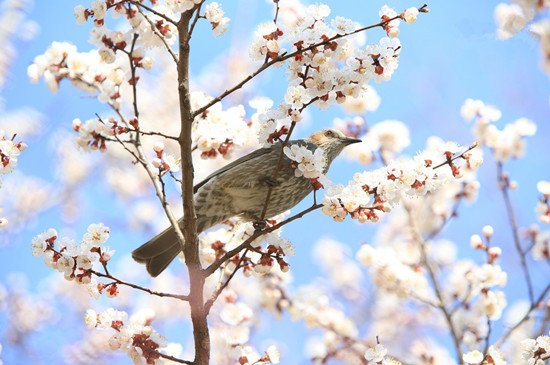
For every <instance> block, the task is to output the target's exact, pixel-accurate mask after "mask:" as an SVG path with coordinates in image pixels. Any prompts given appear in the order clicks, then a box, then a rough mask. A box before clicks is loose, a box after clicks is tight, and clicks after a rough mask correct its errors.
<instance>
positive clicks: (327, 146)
mask: <svg viewBox="0 0 550 365" xmlns="http://www.w3.org/2000/svg"><path fill="white" fill-rule="evenodd" d="M308 139H309V140H310V142H313V143H315V144H316V145H317V146H319V147H321V148H322V149H323V150H324V151H325V153H326V157H327V159H328V160H329V163H330V162H332V160H334V159H335V158H336V156H338V155H339V154H340V152H342V150H343V149H344V147H346V146H348V145H350V144H352V143H358V142H361V140H360V139H357V138H349V137H346V136H345V135H344V133H342V132H340V131H339V130H337V129H334V128H325V129H321V130H320V131H317V132H315V133H313V134H312V135H311V136H309V138H308Z"/></svg>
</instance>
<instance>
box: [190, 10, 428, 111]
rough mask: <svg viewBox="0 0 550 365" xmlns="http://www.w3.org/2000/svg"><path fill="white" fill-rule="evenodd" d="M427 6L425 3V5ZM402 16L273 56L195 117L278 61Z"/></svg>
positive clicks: (380, 25)
mask: <svg viewBox="0 0 550 365" xmlns="http://www.w3.org/2000/svg"><path fill="white" fill-rule="evenodd" d="M424 7H425V5H424ZM400 18H401V15H397V16H394V17H393V18H390V19H387V20H383V21H381V22H378V23H376V24H373V25H369V26H366V27H363V28H359V29H356V30H354V31H353V32H350V33H344V34H336V35H335V36H332V37H331V38H328V39H326V40H324V41H321V42H318V43H315V44H312V45H310V46H308V47H306V48H302V49H298V50H296V51H294V52H291V53H283V54H281V55H280V56H278V57H276V58H273V59H272V60H271V61H269V62H264V63H263V64H262V65H261V66H260V67H259V68H258V69H257V70H256V71H254V72H253V73H251V74H250V75H248V76H247V77H246V78H244V79H243V80H242V81H241V82H239V83H238V84H237V85H235V86H234V87H232V88H231V89H227V90H226V91H224V92H223V93H221V94H220V95H218V96H217V97H215V98H214V99H212V100H211V101H210V102H208V103H206V105H204V106H202V107H201V108H199V109H197V110H195V111H194V112H193V117H196V116H197V115H200V114H202V113H203V112H204V111H205V110H207V109H208V108H210V107H211V106H212V105H214V104H216V103H218V102H220V101H221V100H222V99H224V98H225V97H226V96H228V95H230V94H232V93H234V92H235V91H237V90H239V89H240V88H242V87H243V86H244V85H245V84H246V83H248V82H249V81H250V80H252V79H253V78H254V77H256V76H257V75H258V74H260V73H261V72H263V71H265V70H266V69H268V68H269V67H270V66H273V65H274V64H276V63H279V62H284V61H286V60H287V59H289V58H292V57H295V56H297V55H299V54H302V53H304V52H307V51H311V50H312V49H314V48H317V47H319V46H324V45H325V44H328V43H330V42H333V41H335V40H337V39H340V38H344V37H348V36H350V35H353V34H357V33H360V32H363V31H365V30H368V29H372V28H376V27H382V26H384V25H386V24H387V23H389V22H391V21H393V20H396V19H400Z"/></svg>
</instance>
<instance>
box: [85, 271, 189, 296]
mask: <svg viewBox="0 0 550 365" xmlns="http://www.w3.org/2000/svg"><path fill="white" fill-rule="evenodd" d="M90 272H91V273H92V274H94V275H96V276H98V277H101V278H106V279H110V280H113V282H115V283H116V284H119V285H124V286H128V287H130V288H134V289H137V290H141V291H144V292H146V293H149V294H151V295H155V296H157V297H167V298H174V299H179V300H184V301H189V296H188V295H182V294H172V293H163V292H157V291H154V290H151V289H149V288H145V287H143V286H139V285H136V284H132V283H128V282H126V281H123V280H120V279H118V278H116V277H114V276H113V275H111V274H109V273H106V274H103V273H101V272H99V271H95V270H90Z"/></svg>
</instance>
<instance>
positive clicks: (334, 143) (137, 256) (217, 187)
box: [132, 128, 361, 277]
mask: <svg viewBox="0 0 550 365" xmlns="http://www.w3.org/2000/svg"><path fill="white" fill-rule="evenodd" d="M358 142H361V140H360V139H356V138H350V137H346V136H345V135H344V133H342V132H341V131H339V130H337V129H334V128H325V129H322V130H320V131H317V132H315V133H313V134H312V135H310V136H309V137H307V138H304V139H298V140H290V141H288V143H287V146H289V147H291V146H293V145H299V146H305V147H306V148H307V149H309V150H310V151H311V152H314V151H315V150H316V149H317V148H321V149H322V150H323V152H324V157H325V160H326V164H325V168H324V171H323V173H326V172H327V171H328V168H329V166H330V164H331V163H332V161H333V160H334V159H335V158H336V156H338V155H339V154H340V152H342V150H343V149H344V147H346V146H348V145H350V144H353V143H358ZM282 148H283V143H282V142H281V141H279V142H277V143H275V144H273V145H271V146H269V147H264V148H260V149H257V150H255V151H253V152H251V153H249V154H247V155H245V156H243V157H241V158H239V159H237V160H235V161H233V162H231V163H229V164H228V165H226V166H224V167H222V168H220V169H219V170H217V171H215V172H214V173H212V174H211V175H209V176H208V177H206V178H205V179H204V180H202V181H201V182H199V183H198V184H197V185H195V186H194V194H195V195H194V203H195V213H196V227H197V233H201V232H204V231H206V230H207V229H209V228H211V227H213V226H215V225H217V224H219V223H222V222H223V221H225V220H227V219H229V218H232V217H238V218H240V219H241V221H244V222H261V221H262V219H263V218H264V216H265V217H267V218H269V217H273V216H276V215H278V214H281V213H283V212H285V211H287V210H289V209H291V208H293V207H294V206H296V205H297V204H298V203H299V202H301V201H302V200H303V199H304V198H305V197H306V196H307V195H309V193H311V191H313V189H314V187H313V185H312V183H311V181H310V180H309V179H308V178H306V177H304V176H296V173H295V167H293V165H292V162H293V161H292V160H291V159H290V158H289V157H287V156H286V155H284V154H283V156H282V161H281V165H280V169H279V171H278V174H277V177H276V179H273V177H274V172H275V169H276V168H277V166H278V163H279V158H280V156H281V149H282ZM270 188H271V189H272V191H271V196H270V200H269V203H268V206H267V210H266V212H265V214H262V212H263V210H264V205H265V202H266V197H267V194H268V191H269V189H270ZM182 222H183V218H181V219H180V220H179V224H180V226H181V225H182ZM180 251H181V245H180V243H179V242H178V239H177V236H176V232H175V230H174V228H173V227H172V226H170V227H168V228H167V229H165V230H164V231H163V232H162V233H160V234H158V235H157V236H155V237H154V238H152V239H151V240H149V241H148V242H146V243H145V244H143V245H141V246H140V247H138V248H137V249H135V250H134V251H133V252H132V257H133V259H134V260H135V261H137V262H139V263H143V264H145V265H146V269H147V272H148V273H149V274H150V275H151V276H152V277H156V276H158V275H160V274H161V273H162V272H163V271H164V270H165V269H166V267H168V265H169V264H170V262H172V260H174V258H175V257H176V256H177V255H178V254H179V253H180Z"/></svg>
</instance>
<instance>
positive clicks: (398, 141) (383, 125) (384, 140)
mask: <svg viewBox="0 0 550 365" xmlns="http://www.w3.org/2000/svg"><path fill="white" fill-rule="evenodd" d="M334 124H335V127H336V128H338V129H340V130H342V131H343V132H344V133H345V134H346V135H348V134H349V135H353V136H355V137H356V138H361V139H362V140H363V142H364V143H361V144H360V145H351V146H349V147H347V148H346V149H345V150H344V154H345V155H346V156H347V157H348V158H351V159H354V160H358V161H359V162H361V163H363V164H364V165H366V166H368V165H370V164H371V163H372V162H373V161H374V160H376V158H377V154H378V153H379V154H380V156H381V157H382V159H383V160H384V161H390V160H392V159H394V158H396V157H397V156H398V155H399V153H401V152H402V151H403V150H404V149H405V148H406V147H408V146H409V145H410V143H411V140H410V132H409V129H408V128H407V126H406V125H405V124H404V123H403V122H400V121H398V120H384V121H381V122H378V123H376V124H374V125H372V126H370V128H369V129H368V130H367V131H366V132H365V129H366V122H365V119H364V118H363V117H361V116H357V117H354V118H353V120H352V121H348V122H347V123H344V122H343V121H342V120H339V119H336V120H335V121H334Z"/></svg>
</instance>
